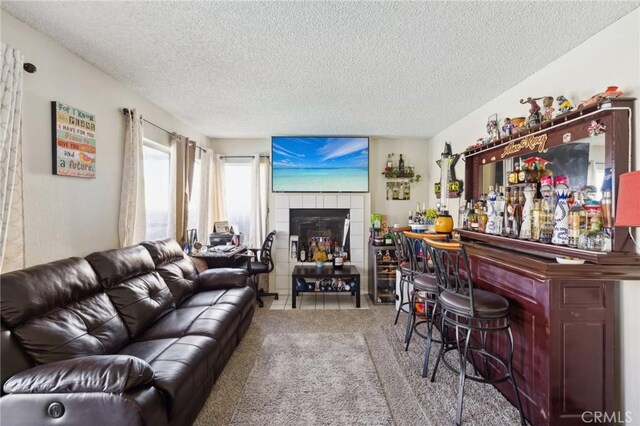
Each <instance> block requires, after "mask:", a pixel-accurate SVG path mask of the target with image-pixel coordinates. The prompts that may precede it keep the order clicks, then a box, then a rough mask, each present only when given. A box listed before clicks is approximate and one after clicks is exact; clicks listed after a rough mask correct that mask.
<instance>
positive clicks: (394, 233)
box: [391, 226, 411, 325]
mask: <svg viewBox="0 0 640 426" xmlns="http://www.w3.org/2000/svg"><path fill="white" fill-rule="evenodd" d="M410 230H411V228H410V227H408V226H407V227H401V228H391V237H392V238H393V243H394V245H395V246H396V257H397V259H398V268H397V269H398V271H399V272H400V284H399V286H398V287H399V288H398V291H399V294H398V293H397V292H396V294H395V298H396V300H400V306H399V307H398V312H397V313H396V320H395V321H394V322H393V324H394V325H395V324H397V323H398V318H399V317H400V312H405V313H409V301H406V302H405V301H404V294H405V285H406V282H407V278H408V277H410V276H411V268H410V264H409V256H408V255H407V253H406V243H405V236H404V231H410Z"/></svg>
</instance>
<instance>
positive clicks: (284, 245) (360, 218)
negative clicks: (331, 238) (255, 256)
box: [271, 194, 368, 294]
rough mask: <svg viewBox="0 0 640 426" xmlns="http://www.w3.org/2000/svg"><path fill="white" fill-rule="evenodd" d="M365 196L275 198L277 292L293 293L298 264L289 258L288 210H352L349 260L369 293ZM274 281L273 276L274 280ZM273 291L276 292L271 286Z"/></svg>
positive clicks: (295, 196)
mask: <svg viewBox="0 0 640 426" xmlns="http://www.w3.org/2000/svg"><path fill="white" fill-rule="evenodd" d="M364 205H365V196H364V195H362V194H353V195H351V194H326V195H325V194H315V195H311V194H278V195H276V197H275V223H276V226H275V229H276V243H275V246H276V250H275V254H274V260H275V284H276V285H275V291H277V292H279V293H280V294H288V293H289V292H290V291H291V272H292V271H293V268H294V266H295V265H296V264H298V263H297V262H296V261H294V260H291V259H290V256H289V209H349V217H350V219H351V224H350V233H349V237H350V240H349V246H350V250H351V252H350V253H349V261H350V262H351V264H352V265H355V266H356V267H357V268H358V270H359V271H360V276H361V284H360V285H361V286H362V287H361V288H362V294H366V292H367V288H368V287H367V281H366V276H367V274H366V269H365V252H364V250H365V239H366V238H367V236H366V228H365V220H364V216H365V211H364ZM271 279H273V275H272V277H271ZM271 290H272V291H273V290H274V287H273V285H271Z"/></svg>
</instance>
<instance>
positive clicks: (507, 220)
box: [502, 188, 513, 237]
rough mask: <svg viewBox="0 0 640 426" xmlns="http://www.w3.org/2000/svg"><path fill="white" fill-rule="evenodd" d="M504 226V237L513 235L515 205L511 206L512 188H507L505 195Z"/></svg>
mask: <svg viewBox="0 0 640 426" xmlns="http://www.w3.org/2000/svg"><path fill="white" fill-rule="evenodd" d="M503 216H504V226H503V227H502V233H503V235H506V236H507V237H508V236H509V235H511V223H512V222H513V205H511V188H505V193H504V214H503Z"/></svg>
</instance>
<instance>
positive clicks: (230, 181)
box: [224, 162, 251, 238]
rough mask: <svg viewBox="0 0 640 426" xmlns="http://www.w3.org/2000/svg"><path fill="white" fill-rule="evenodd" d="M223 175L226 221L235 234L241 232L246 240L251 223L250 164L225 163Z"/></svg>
mask: <svg viewBox="0 0 640 426" xmlns="http://www.w3.org/2000/svg"><path fill="white" fill-rule="evenodd" d="M224 173H225V187H226V188H225V198H226V200H227V220H228V221H229V224H230V225H232V226H233V229H234V231H235V232H242V233H243V234H244V236H245V238H246V237H248V236H249V230H250V226H249V224H250V221H251V218H250V216H249V211H250V209H251V208H250V207H251V163H250V162H226V163H225V164H224Z"/></svg>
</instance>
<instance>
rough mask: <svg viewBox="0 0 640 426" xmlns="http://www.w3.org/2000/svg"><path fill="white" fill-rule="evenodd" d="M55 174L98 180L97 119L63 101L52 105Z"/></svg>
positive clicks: (52, 152) (53, 164)
mask: <svg viewBox="0 0 640 426" xmlns="http://www.w3.org/2000/svg"><path fill="white" fill-rule="evenodd" d="M51 134H52V138H51V139H52V151H51V154H52V155H51V158H52V166H53V170H52V172H53V174H54V175H62V176H76V177H83V178H90V179H93V178H95V177H96V117H95V115H93V114H89V113H88V112H85V111H82V110H79V109H78V108H74V107H72V106H69V105H65V104H63V103H60V102H55V101H53V102H51Z"/></svg>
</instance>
